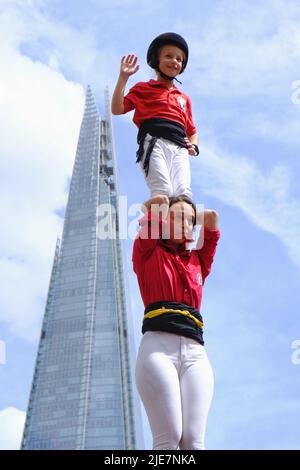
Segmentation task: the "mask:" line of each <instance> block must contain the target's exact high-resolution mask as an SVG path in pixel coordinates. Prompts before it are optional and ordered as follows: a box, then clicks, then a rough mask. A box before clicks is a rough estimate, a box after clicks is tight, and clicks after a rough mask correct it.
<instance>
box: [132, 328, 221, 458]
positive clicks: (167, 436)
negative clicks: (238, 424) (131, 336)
mask: <svg viewBox="0 0 300 470" xmlns="http://www.w3.org/2000/svg"><path fill="white" fill-rule="evenodd" d="M135 373H136V384H137V389H138V392H139V394H140V397H141V399H142V402H143V404H144V407H145V410H146V413H147V416H148V420H149V424H150V427H151V431H152V437H153V449H168V450H173V449H178V448H179V449H185V450H192V449H205V447H204V434H205V427H206V420H207V415H208V411H209V408H210V404H211V400H212V395H213V386H214V378H213V372H212V368H211V365H210V362H209V360H208V357H207V355H206V351H205V348H204V346H202V345H201V344H200V343H197V341H195V340H193V339H190V338H185V337H184V336H179V335H176V334H172V333H165V332H161V331H147V332H146V333H145V334H144V336H143V338H142V341H141V344H140V348H139V352H138V357H137V363H136V371H135Z"/></svg>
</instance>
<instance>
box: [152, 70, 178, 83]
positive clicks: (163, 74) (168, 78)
mask: <svg viewBox="0 0 300 470" xmlns="http://www.w3.org/2000/svg"><path fill="white" fill-rule="evenodd" d="M157 70H158V72H159V74H160V75H161V76H162V77H163V78H165V79H166V80H171V81H172V80H176V82H178V83H180V85H182V83H181V82H180V81H179V80H177V78H176V77H170V76H169V75H166V74H165V73H163V72H162V71H161V70H160V68H159V67H158V69H157Z"/></svg>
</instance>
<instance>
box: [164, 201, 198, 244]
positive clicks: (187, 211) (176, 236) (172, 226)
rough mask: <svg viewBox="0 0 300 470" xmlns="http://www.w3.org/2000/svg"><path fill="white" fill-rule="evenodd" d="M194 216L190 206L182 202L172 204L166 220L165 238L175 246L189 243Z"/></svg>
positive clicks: (191, 236)
mask: <svg viewBox="0 0 300 470" xmlns="http://www.w3.org/2000/svg"><path fill="white" fill-rule="evenodd" d="M195 216H196V214H195V211H194V209H193V207H192V206H191V205H190V204H187V203H186V202H183V201H181V202H176V203H175V204H173V205H172V206H171V207H170V210H169V213H168V217H167V220H166V222H167V231H166V233H165V238H167V239H169V240H170V241H172V242H173V243H176V244H180V243H184V242H188V241H191V240H192V239H193V222H194V219H195Z"/></svg>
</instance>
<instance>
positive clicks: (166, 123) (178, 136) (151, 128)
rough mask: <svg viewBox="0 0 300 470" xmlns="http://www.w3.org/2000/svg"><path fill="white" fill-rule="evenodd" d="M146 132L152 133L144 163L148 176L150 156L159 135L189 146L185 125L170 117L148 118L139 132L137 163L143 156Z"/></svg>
mask: <svg viewBox="0 0 300 470" xmlns="http://www.w3.org/2000/svg"><path fill="white" fill-rule="evenodd" d="M146 134H150V135H151V136H152V139H151V140H150V142H149V146H148V148H147V152H146V155H145V159H144V163H143V168H144V170H145V172H146V176H147V175H148V171H149V163H150V156H151V153H152V150H153V148H154V145H155V143H156V141H157V139H158V138H159V137H163V138H164V139H168V140H170V141H171V142H174V143H175V144H177V145H179V146H180V147H185V148H187V145H186V142H185V140H184V138H185V137H186V131H185V128H184V126H182V125H181V124H179V123H177V122H175V121H170V120H169V119H163V118H151V119H146V120H145V121H144V122H143V123H142V125H141V127H140V128H139V132H138V135H137V142H138V144H139V148H138V151H137V153H136V157H137V158H136V163H138V162H140V161H141V160H142V158H143V154H144V141H145V137H146Z"/></svg>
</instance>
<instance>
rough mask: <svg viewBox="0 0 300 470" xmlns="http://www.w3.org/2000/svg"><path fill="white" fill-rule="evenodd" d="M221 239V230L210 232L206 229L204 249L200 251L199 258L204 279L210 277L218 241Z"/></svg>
mask: <svg viewBox="0 0 300 470" xmlns="http://www.w3.org/2000/svg"><path fill="white" fill-rule="evenodd" d="M219 238H220V230H219V229H218V230H209V229H207V228H204V243H203V247H202V248H201V249H200V250H198V256H199V260H200V264H201V270H202V277H203V281H204V279H205V278H206V277H207V276H208V275H209V273H210V271H211V266H212V264H213V260H214V256H215V253H216V248H217V244H218V240H219Z"/></svg>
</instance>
